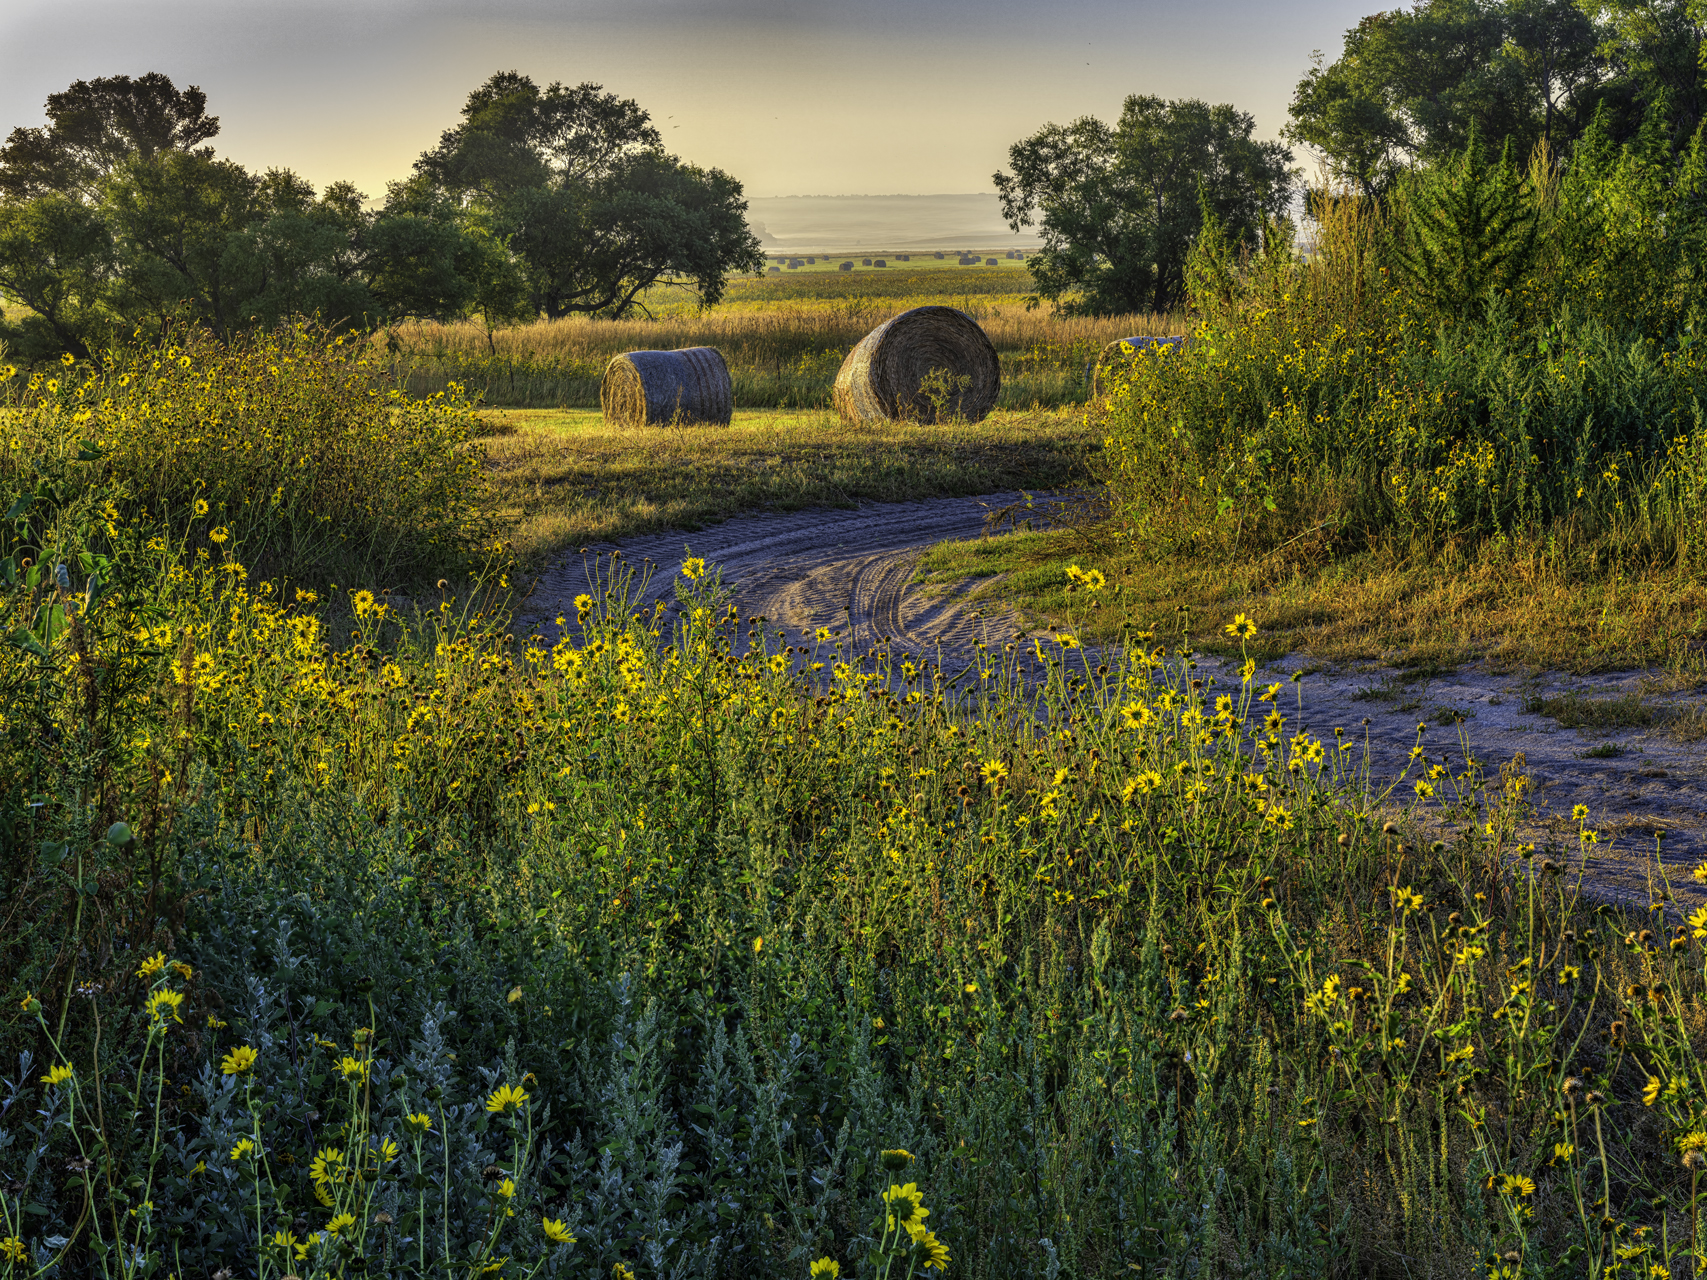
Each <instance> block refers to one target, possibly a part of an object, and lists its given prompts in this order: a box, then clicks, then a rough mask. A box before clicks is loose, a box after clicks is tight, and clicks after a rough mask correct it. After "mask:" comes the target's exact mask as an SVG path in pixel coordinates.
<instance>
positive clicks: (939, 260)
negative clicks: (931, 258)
mask: <svg viewBox="0 0 1707 1280" xmlns="http://www.w3.org/2000/svg"><path fill="white" fill-rule="evenodd" d="M943 256H944V255H942V254H940V253H939V254H937V256H936V260H937V261H938V262H941V261H942V260H943Z"/></svg>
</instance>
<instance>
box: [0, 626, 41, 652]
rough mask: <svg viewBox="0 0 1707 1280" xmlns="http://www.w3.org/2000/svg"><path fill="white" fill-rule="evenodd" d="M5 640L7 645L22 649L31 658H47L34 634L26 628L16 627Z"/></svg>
mask: <svg viewBox="0 0 1707 1280" xmlns="http://www.w3.org/2000/svg"><path fill="white" fill-rule="evenodd" d="M6 640H7V642H8V643H10V644H12V645H14V646H16V647H17V648H19V649H22V650H23V651H24V652H25V653H27V654H30V655H32V656H33V657H37V658H45V657H47V650H46V649H44V648H42V644H41V641H40V640H37V639H36V637H35V633H34V632H32V631H30V630H29V629H28V628H26V627H18V628H17V629H15V630H14V631H13V632H12V634H11V635H9V636H7V637H6Z"/></svg>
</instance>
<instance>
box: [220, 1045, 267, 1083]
mask: <svg viewBox="0 0 1707 1280" xmlns="http://www.w3.org/2000/svg"><path fill="white" fill-rule="evenodd" d="M257 1056H258V1055H257V1054H256V1053H255V1050H254V1049H252V1048H250V1047H249V1046H248V1045H246V1044H240V1045H238V1046H237V1047H236V1048H235V1049H233V1050H232V1051H231V1052H230V1053H228V1054H226V1055H225V1056H224V1057H223V1058H221V1059H220V1060H219V1069H220V1071H222V1072H224V1073H225V1074H226V1075H228V1076H245V1075H248V1074H249V1072H250V1071H252V1070H254V1067H255V1058H256V1057H257Z"/></svg>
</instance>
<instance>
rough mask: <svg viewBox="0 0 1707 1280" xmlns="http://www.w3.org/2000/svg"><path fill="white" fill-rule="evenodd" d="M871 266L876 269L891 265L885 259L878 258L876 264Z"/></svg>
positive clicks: (873, 263)
mask: <svg viewBox="0 0 1707 1280" xmlns="http://www.w3.org/2000/svg"><path fill="white" fill-rule="evenodd" d="M871 265H872V266H874V267H887V266H888V265H889V263H888V262H887V261H886V260H885V259H883V258H878V259H876V260H875V261H874V262H872V264H871Z"/></svg>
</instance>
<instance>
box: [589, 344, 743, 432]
mask: <svg viewBox="0 0 1707 1280" xmlns="http://www.w3.org/2000/svg"><path fill="white" fill-rule="evenodd" d="M599 407H600V408H602V409H603V410H604V414H605V421H606V422H607V423H609V424H610V425H612V426H624V427H641V426H652V427H661V426H668V425H670V424H672V423H679V424H681V425H684V426H686V425H707V426H719V427H726V426H728V425H729V420H730V418H731V417H733V416H734V410H735V389H734V387H733V386H732V385H731V383H730V381H729V366H728V365H727V364H725V363H724V362H723V355H722V353H721V352H719V351H718V350H717V348H716V347H687V348H685V349H683V350H681V351H630V352H628V353H627V354H626V355H620V356H614V357H612V359H611V362H610V363H609V364H608V365H606V366H605V376H604V378H603V380H602V381H600V383H599Z"/></svg>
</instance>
